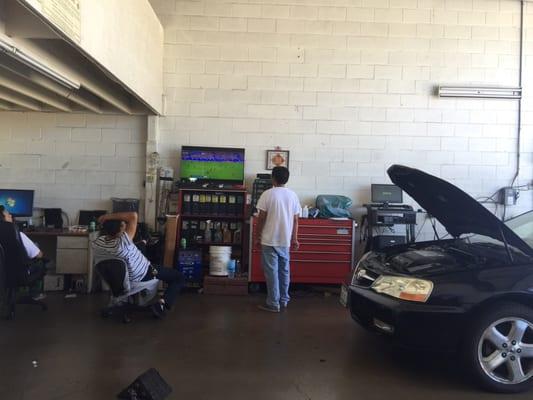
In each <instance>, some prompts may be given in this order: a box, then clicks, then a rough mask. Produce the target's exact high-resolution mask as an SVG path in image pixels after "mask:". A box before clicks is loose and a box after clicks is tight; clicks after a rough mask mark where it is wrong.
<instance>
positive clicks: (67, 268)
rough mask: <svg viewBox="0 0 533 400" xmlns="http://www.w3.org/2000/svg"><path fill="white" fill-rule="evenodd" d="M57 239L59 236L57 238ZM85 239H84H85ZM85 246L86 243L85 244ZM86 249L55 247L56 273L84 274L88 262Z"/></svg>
mask: <svg viewBox="0 0 533 400" xmlns="http://www.w3.org/2000/svg"><path fill="white" fill-rule="evenodd" d="M58 239H59V238H58ZM68 239H78V238H68ZM85 240H86V239H85ZM85 247H87V244H85ZM88 257H89V254H88V251H87V250H86V249H84V250H81V249H59V248H58V249H57V260H56V273H58V274H86V273H87V272H88V271H87V264H88Z"/></svg>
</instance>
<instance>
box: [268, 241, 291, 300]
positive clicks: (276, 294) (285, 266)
mask: <svg viewBox="0 0 533 400" xmlns="http://www.w3.org/2000/svg"><path fill="white" fill-rule="evenodd" d="M261 247H262V255H261V259H262V262H263V272H264V273H265V279H266V284H267V300H266V303H267V305H268V306H270V307H275V308H279V305H280V303H282V304H287V303H288V302H289V300H290V299H291V298H290V297H289V284H290V281H291V276H290V269H289V258H290V256H289V247H272V246H261Z"/></svg>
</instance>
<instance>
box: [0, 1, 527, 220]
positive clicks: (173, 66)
mask: <svg viewBox="0 0 533 400" xmlns="http://www.w3.org/2000/svg"><path fill="white" fill-rule="evenodd" d="M151 3H152V5H153V7H154V9H155V11H156V13H157V15H158V16H159V18H160V20H161V22H162V24H163V26H164V28H165V59H164V68H165V70H164V85H165V95H166V103H167V115H166V117H164V118H162V119H161V121H160V127H161V143H160V144H159V148H160V151H161V154H162V156H163V161H164V163H166V164H168V165H172V166H174V167H175V168H176V169H177V167H178V158H179V149H180V146H181V145H184V144H195V145H220V146H239V147H245V148H246V151H247V170H246V174H247V178H248V180H249V181H250V180H251V179H252V178H253V176H254V175H255V174H256V173H257V172H263V171H264V166H265V150H266V149H269V148H273V147H274V146H281V147H282V148H284V149H287V150H290V152H291V153H290V154H291V157H290V169H291V172H292V178H291V182H290V186H291V187H292V188H294V189H295V190H296V191H297V193H298V195H299V196H300V199H301V201H302V203H308V204H309V203H312V201H313V199H314V198H315V196H316V195H317V194H320V193H339V194H345V195H347V196H349V197H351V198H352V199H353V200H354V204H361V203H364V202H366V201H368V200H369V185H370V183H372V182H375V183H381V182H387V178H386V175H385V170H386V168H387V167H388V166H389V165H390V164H393V163H404V164H407V165H411V166H415V167H420V168H422V169H424V170H427V171H429V172H432V173H435V174H437V175H439V176H442V177H444V178H446V179H449V180H451V181H453V182H455V183H456V184H458V185H459V186H461V187H462V188H464V189H465V190H467V191H468V192H469V193H471V194H472V195H474V196H486V195H489V194H492V193H493V192H494V191H495V190H496V189H498V188H500V187H502V186H506V185H508V184H509V183H510V181H511V179H512V176H513V174H514V171H515V159H516V158H515V157H516V152H515V151H516V122H517V103H516V102H514V101H495V100H490V101H489V100H487V101H483V100H454V99H439V98H437V97H435V96H434V94H433V93H434V89H435V86H436V85H438V84H441V83H450V84H458V83H464V84H499V85H513V86H514V85H517V83H518V65H519V64H518V38H519V33H518V25H519V1H517V0H292V1H291V0H256V1H254V0H249V1H244V0H243V1H230V0H197V1H196V0H195V1H185V0H152V1H151ZM526 10H527V15H526V27H527V28H528V29H527V35H526V38H527V41H526V46H525V48H526V56H527V57H526V60H525V61H526V64H525V73H524V78H525V81H524V91H525V100H524V113H523V118H524V119H523V121H524V131H523V139H522V151H523V155H522V173H521V176H520V179H519V183H521V184H524V183H527V182H531V179H532V177H533V168H532V165H533V156H532V154H533V135H532V124H533V96H531V95H530V93H529V92H530V91H531V89H533V81H532V79H533V75H532V74H531V73H529V72H528V71H530V70H531V68H533V29H532V28H533V4H531V3H528V4H527V8H526ZM145 141H146V119H145V118H143V117H124V116H103V117H102V116H96V115H85V114H74V115H68V114H37V113H0V164H1V166H0V187H20V188H34V189H36V190H37V192H36V193H37V198H36V205H37V206H42V207H53V206H60V207H62V208H64V209H66V210H68V212H69V214H70V216H71V218H73V219H74V218H75V216H76V215H77V210H79V209H82V208H89V209H92V208H100V207H104V208H109V207H110V202H109V198H110V197H111V196H117V197H142V196H143V188H142V180H143V171H144V165H145V164H144V163H145V158H144V154H145ZM532 206H533V200H532V197H531V194H530V193H526V192H524V193H522V198H521V199H520V203H519V205H518V206H515V207H512V208H511V209H509V210H508V212H509V213H510V214H516V213H518V212H520V211H522V210H526V209H531V208H532Z"/></svg>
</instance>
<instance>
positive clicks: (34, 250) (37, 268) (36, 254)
mask: <svg viewBox="0 0 533 400" xmlns="http://www.w3.org/2000/svg"><path fill="white" fill-rule="evenodd" d="M0 221H2V222H9V223H13V216H12V215H11V214H10V213H9V211H7V210H6V209H5V208H4V206H3V205H0ZM19 235H20V240H21V242H22V245H23V246H24V249H25V250H26V254H27V255H28V259H29V260H30V266H29V268H30V273H31V275H35V276H44V275H45V274H46V265H45V264H46V260H45V259H44V258H43V252H42V251H41V250H40V249H39V248H38V247H37V245H36V244H35V243H33V242H32V240H31V239H30V238H29V237H28V236H26V235H25V234H24V232H19ZM38 281H40V279H38ZM39 286H42V285H40V284H38V283H37V282H36V284H34V285H32V286H31V287H30V294H31V296H32V297H33V299H34V300H42V299H44V298H45V297H46V296H45V294H44V293H43V292H42V290H41V289H40V287H39Z"/></svg>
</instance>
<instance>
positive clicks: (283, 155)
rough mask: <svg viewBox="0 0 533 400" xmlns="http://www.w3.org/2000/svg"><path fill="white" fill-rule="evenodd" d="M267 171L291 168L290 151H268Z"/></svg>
mask: <svg viewBox="0 0 533 400" xmlns="http://www.w3.org/2000/svg"><path fill="white" fill-rule="evenodd" d="M266 159H267V162H266V169H268V170H271V169H273V168H274V167H286V168H289V151H288V150H267V157H266Z"/></svg>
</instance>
